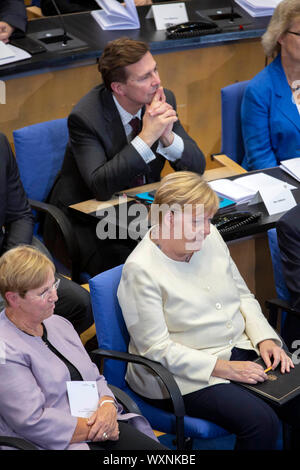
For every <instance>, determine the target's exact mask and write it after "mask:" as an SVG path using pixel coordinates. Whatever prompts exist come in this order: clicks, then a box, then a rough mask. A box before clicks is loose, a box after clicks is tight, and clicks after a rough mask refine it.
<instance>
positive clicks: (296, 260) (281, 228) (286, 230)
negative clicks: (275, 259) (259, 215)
mask: <svg viewBox="0 0 300 470" xmlns="http://www.w3.org/2000/svg"><path fill="white" fill-rule="evenodd" d="M276 231H277V237H278V245H279V248H280V253H281V261H282V269H283V275H284V278H285V282H286V285H287V288H288V290H289V293H290V303H291V305H292V307H293V308H294V309H296V310H298V311H299V312H300V204H298V205H297V206H295V207H293V208H292V209H290V210H289V211H288V212H286V214H285V215H284V216H282V217H281V218H280V220H279V221H278V222H277V226H276ZM283 339H284V340H285V342H286V344H287V346H288V347H289V348H291V347H292V343H293V341H294V340H300V317H299V318H297V317H294V316H292V315H287V317H286V321H285V324H284V330H283ZM296 347H297V348H298V347H299V344H297V346H296Z"/></svg>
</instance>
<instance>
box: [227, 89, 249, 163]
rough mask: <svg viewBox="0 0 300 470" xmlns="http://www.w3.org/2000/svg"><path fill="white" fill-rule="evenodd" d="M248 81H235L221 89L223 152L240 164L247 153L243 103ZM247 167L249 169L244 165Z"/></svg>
mask: <svg viewBox="0 0 300 470" xmlns="http://www.w3.org/2000/svg"><path fill="white" fill-rule="evenodd" d="M247 84H248V81H244V82H237V83H233V84H232V85H228V86H226V87H224V88H222V89H221V111H222V113H221V116H222V144H221V153H222V154H225V155H227V156H228V157H230V158H231V159H232V160H234V161H235V162H237V163H238V164H239V165H242V166H244V165H243V158H244V155H245V149H244V141H243V135H242V126H241V104H242V99H243V95H244V91H245V88H246V86H247ZM244 168H245V169H247V168H246V167H245V166H244Z"/></svg>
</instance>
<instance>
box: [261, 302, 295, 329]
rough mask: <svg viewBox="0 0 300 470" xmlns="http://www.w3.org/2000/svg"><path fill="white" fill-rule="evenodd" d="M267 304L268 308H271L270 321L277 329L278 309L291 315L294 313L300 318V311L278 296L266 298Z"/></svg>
mask: <svg viewBox="0 0 300 470" xmlns="http://www.w3.org/2000/svg"><path fill="white" fill-rule="evenodd" d="M265 305H266V307H267V309H268V310H269V323H270V324H271V325H272V326H273V328H275V329H276V327H277V319H278V311H284V312H286V313H287V314H289V315H294V316H296V317H298V318H300V312H299V311H298V310H295V309H294V308H292V307H291V306H290V304H289V303H288V302H287V301H286V300H282V299H278V298H276V299H268V300H266V302H265Z"/></svg>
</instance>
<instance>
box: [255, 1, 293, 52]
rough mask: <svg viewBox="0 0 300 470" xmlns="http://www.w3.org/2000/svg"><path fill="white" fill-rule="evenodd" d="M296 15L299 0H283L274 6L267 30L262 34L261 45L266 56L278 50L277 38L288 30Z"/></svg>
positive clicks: (279, 48) (279, 47)
mask: <svg viewBox="0 0 300 470" xmlns="http://www.w3.org/2000/svg"><path fill="white" fill-rule="evenodd" d="M297 17H300V1H299V0H283V1H282V2H280V3H279V5H278V6H277V7H276V8H275V10H274V13H273V16H272V18H271V21H270V23H269V26H268V28H267V31H266V32H265V34H264V35H263V36H262V45H263V48H264V51H265V54H266V55H267V56H268V57H270V56H271V55H272V54H273V53H274V52H277V53H279V52H280V50H281V46H280V44H279V43H278V39H279V38H280V36H281V35H282V34H284V33H286V32H287V31H288V30H289V28H290V25H291V23H292V21H293V20H295V19H296V18H297Z"/></svg>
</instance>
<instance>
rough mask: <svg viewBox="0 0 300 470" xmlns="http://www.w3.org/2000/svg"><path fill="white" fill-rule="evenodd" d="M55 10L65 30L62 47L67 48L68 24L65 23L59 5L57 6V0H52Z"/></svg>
mask: <svg viewBox="0 0 300 470" xmlns="http://www.w3.org/2000/svg"><path fill="white" fill-rule="evenodd" d="M51 2H52V4H53V6H54V8H55V10H56V13H57V16H58V17H59V20H60V22H61V25H62V29H63V35H62V46H66V45H67V42H68V39H69V38H68V35H67V29H66V24H65V21H64V17H63V15H62V14H61V12H60V10H59V8H58V6H57V4H56V1H55V0H51Z"/></svg>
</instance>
